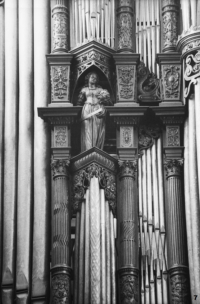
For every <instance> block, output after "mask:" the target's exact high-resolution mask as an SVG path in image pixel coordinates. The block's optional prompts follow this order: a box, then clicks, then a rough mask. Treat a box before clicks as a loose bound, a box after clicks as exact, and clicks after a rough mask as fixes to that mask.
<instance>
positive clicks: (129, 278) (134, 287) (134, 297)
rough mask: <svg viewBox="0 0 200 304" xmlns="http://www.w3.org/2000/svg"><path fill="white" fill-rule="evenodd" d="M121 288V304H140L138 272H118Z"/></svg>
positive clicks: (125, 270)
mask: <svg viewBox="0 0 200 304" xmlns="http://www.w3.org/2000/svg"><path fill="white" fill-rule="evenodd" d="M118 274H119V287H120V291H119V292H120V295H119V296H120V304H126V303H134V304H137V303H139V278H138V270H137V269H134V268H124V269H123V268H122V269H120V270H119V271H118Z"/></svg>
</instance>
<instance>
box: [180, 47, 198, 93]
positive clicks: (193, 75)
mask: <svg viewBox="0 0 200 304" xmlns="http://www.w3.org/2000/svg"><path fill="white" fill-rule="evenodd" d="M185 63H186V69H185V73H184V78H185V81H186V84H185V92H184V96H185V97H188V95H189V94H190V91H191V85H192V84H197V78H199V77H200V51H197V52H196V54H195V55H193V54H190V55H188V56H187V58H186V61H185Z"/></svg>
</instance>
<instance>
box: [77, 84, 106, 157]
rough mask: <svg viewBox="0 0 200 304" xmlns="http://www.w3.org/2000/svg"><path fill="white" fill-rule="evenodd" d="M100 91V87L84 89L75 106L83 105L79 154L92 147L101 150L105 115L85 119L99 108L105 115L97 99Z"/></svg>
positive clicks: (103, 138)
mask: <svg viewBox="0 0 200 304" xmlns="http://www.w3.org/2000/svg"><path fill="white" fill-rule="evenodd" d="M102 90H103V89H102V88H100V87H97V88H94V89H91V88H89V87H84V88H83V89H82V90H81V92H80V94H79V97H78V103H77V105H83V109H82V115H81V120H82V123H81V152H83V151H86V150H88V149H90V148H92V147H97V148H99V149H103V145H104V140H105V115H104V116H103V117H101V118H98V117H97V116H96V115H93V116H92V117H90V118H88V119H85V118H86V117H87V116H88V115H89V114H90V113H92V112H94V111H96V110H98V109H99V108H102V110H103V112H104V113H105V109H104V106H103V104H102V103H101V104H100V101H99V99H98V98H97V95H98V94H99V93H100V92H101V91H102ZM104 91H105V90H104ZM83 119H84V120H83Z"/></svg>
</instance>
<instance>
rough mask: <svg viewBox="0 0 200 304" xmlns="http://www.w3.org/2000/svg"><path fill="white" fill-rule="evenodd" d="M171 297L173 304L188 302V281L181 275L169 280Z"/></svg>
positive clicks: (185, 303)
mask: <svg viewBox="0 0 200 304" xmlns="http://www.w3.org/2000/svg"><path fill="white" fill-rule="evenodd" d="M170 285H171V295H172V303H173V304H187V303H189V302H190V294H189V287H188V286H189V281H188V278H187V277H186V276H184V275H183V274H181V275H179V274H177V275H174V276H172V277H171V278H170Z"/></svg>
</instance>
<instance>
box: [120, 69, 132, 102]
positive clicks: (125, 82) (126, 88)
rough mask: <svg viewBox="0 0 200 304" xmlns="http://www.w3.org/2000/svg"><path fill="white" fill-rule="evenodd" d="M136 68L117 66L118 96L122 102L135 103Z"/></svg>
mask: <svg viewBox="0 0 200 304" xmlns="http://www.w3.org/2000/svg"><path fill="white" fill-rule="evenodd" d="M135 75H136V68H135V66H134V65H127V66H126V65H124V66H121V65H119V66H117V79H118V95H119V100H120V101H133V99H134V96H135V89H134V88H135V79H136V76H135Z"/></svg>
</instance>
